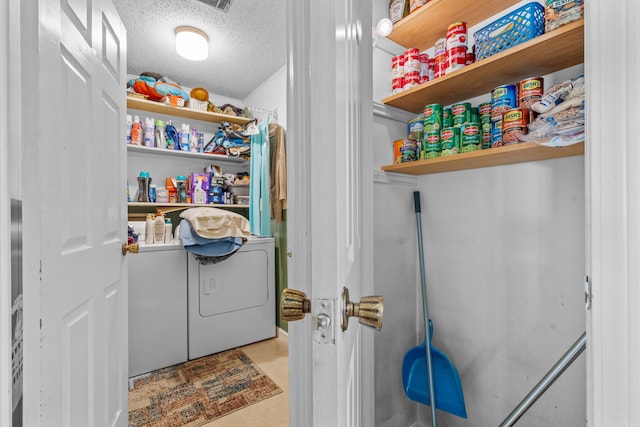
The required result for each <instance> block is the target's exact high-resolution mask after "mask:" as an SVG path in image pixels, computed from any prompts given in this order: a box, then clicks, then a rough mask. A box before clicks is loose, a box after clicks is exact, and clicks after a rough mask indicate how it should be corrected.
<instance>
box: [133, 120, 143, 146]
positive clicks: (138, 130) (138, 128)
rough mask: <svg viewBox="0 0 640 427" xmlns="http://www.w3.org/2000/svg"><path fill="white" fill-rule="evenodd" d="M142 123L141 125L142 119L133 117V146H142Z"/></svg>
mask: <svg viewBox="0 0 640 427" xmlns="http://www.w3.org/2000/svg"><path fill="white" fill-rule="evenodd" d="M143 132H144V130H143V129H142V123H140V117H138V116H133V123H131V144H133V145H142V133H143Z"/></svg>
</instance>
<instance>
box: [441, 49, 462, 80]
mask: <svg viewBox="0 0 640 427" xmlns="http://www.w3.org/2000/svg"><path fill="white" fill-rule="evenodd" d="M466 63H467V48H466V47H464V46H460V47H454V48H451V49H449V50H447V69H446V71H445V72H446V73H447V74H449V73H451V72H453V71H456V70H459V69H460V68H462V67H464V66H465V65H466Z"/></svg>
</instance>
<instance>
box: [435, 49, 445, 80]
mask: <svg viewBox="0 0 640 427" xmlns="http://www.w3.org/2000/svg"><path fill="white" fill-rule="evenodd" d="M446 70H447V55H446V54H442V55H438V56H436V58H435V63H434V69H433V78H434V79H437V78H438V77H442V76H444V74H445V71H446Z"/></svg>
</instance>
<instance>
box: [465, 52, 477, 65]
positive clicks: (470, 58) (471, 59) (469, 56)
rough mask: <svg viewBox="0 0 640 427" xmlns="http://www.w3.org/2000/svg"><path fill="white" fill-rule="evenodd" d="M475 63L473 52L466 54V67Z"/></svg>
mask: <svg viewBox="0 0 640 427" xmlns="http://www.w3.org/2000/svg"><path fill="white" fill-rule="evenodd" d="M474 62H476V55H475V54H474V53H473V52H467V65H471V64H473V63H474Z"/></svg>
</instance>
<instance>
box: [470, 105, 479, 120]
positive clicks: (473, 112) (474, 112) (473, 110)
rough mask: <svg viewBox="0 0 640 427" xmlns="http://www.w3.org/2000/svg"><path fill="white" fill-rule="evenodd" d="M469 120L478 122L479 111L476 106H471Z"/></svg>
mask: <svg viewBox="0 0 640 427" xmlns="http://www.w3.org/2000/svg"><path fill="white" fill-rule="evenodd" d="M471 121H472V122H480V113H479V112H478V107H471Z"/></svg>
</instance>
